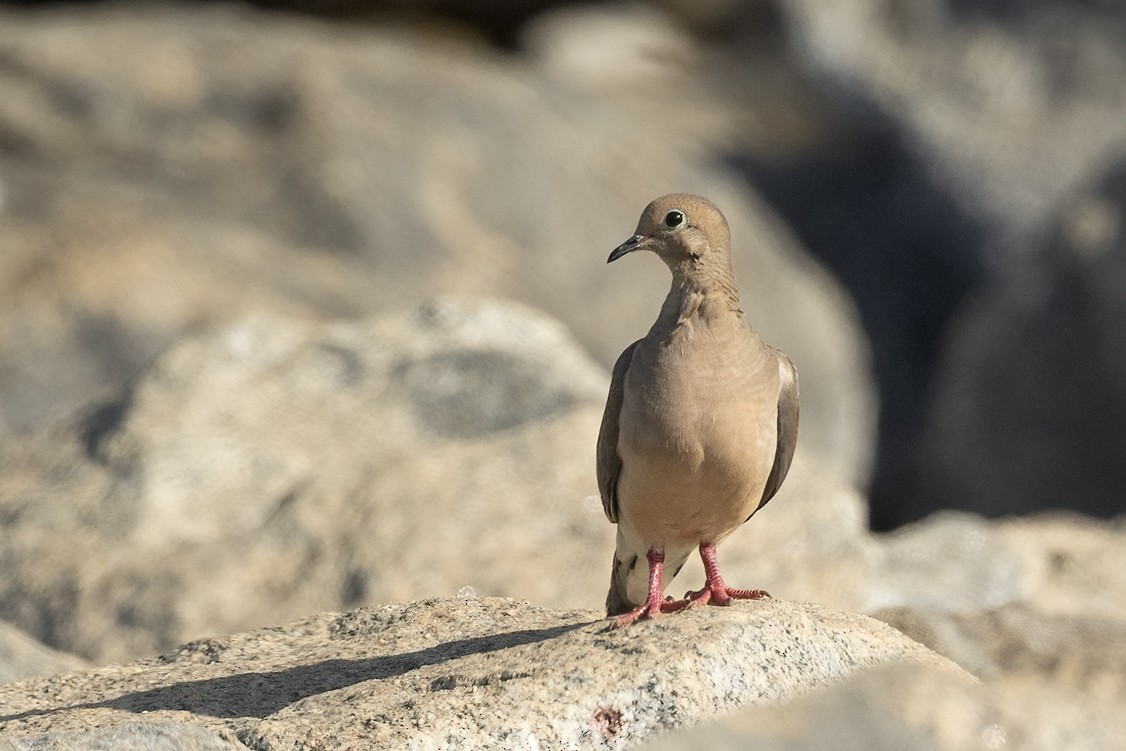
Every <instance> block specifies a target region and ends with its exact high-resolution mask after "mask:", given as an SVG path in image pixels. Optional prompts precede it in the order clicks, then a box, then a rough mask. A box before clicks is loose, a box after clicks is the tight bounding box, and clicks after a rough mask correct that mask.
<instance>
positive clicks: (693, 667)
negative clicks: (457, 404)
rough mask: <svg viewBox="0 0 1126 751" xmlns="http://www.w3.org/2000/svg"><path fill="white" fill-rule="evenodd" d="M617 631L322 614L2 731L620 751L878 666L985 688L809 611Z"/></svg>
mask: <svg viewBox="0 0 1126 751" xmlns="http://www.w3.org/2000/svg"><path fill="white" fill-rule="evenodd" d="M607 624H608V622H607V621H605V620H602V619H601V614H600V613H599V612H597V611H565V610H556V611H552V610H542V609H539V608H535V607H532V606H530V605H528V604H527V603H521V602H517V601H512V600H504V599H495V598H476V597H473V596H460V597H454V598H446V599H437V600H424V601H417V602H413V603H408V604H404V605H387V606H382V607H376V608H363V609H360V610H355V611H351V612H348V613H344V614H338V613H327V614H324V615H319V616H313V617H311V618H307V619H305V620H303V621H298V622H295V623H291V624H288V625H286V626H278V627H273V628H269V629H263V630H260V631H255V632H250V633H244V634H237V635H233V636H226V637H218V638H211V639H204V640H199V641H196V642H192V643H189V644H186V645H184V646H183V647H181V648H180V649H179V650H177V651H174V652H172V653H169V654H167V655H165V656H163V657H161V658H156V659H149V660H145V661H141V662H138V663H133V664H130V665H122V666H110V667H104V668H99V669H96V670H92V671H88V672H84V673H70V674H66V675H62V676H57V677H55V678H51V679H46V680H40V681H25V682H23V683H17V684H10V685H8V686H5V687H2V688H0V707H3V713H4V714H3V716H2V717H0V722H2V723H3V728H4V729H3V733H4V738H5V739H7V740H9V741H13V740H15V742H16V743H23V744H25V745H23V746H17V747H22V748H36V747H38V746H36V744H37V743H44V744H46V746H45V747H47V748H52V746H51V745H50V743H51V738H52V737H55V738H57V737H59V735H58V734H65V733H74V732H76V731H82V730H83V729H86V728H90V727H94V726H97V727H100V728H102V730H100V731H95V732H99V733H105V732H106V730H105V728H112V727H116V726H121V725H126V726H128V725H131V724H133V723H135V722H136V721H137V714H138V713H140V712H143V713H145V723H146V725H149V726H150V727H152V726H159V725H160V724H163V723H168V724H169V725H175V726H176V727H186V728H190V729H191V731H190V732H191V733H192V734H195V735H199V734H200V733H202V732H204V731H210V732H211V733H216V734H221V733H227V734H231V733H233V734H234V735H235V736H236V737H237V738H238V739H239V740H240V741H241V742H242V743H244V744H245V745H246V746H248V747H250V748H257V749H292V748H305V749H334V748H354V747H357V746H377V747H397V748H420V749H429V748H435V749H459V748H466V749H468V748H482V747H488V748H496V747H511V748H568V747H576V746H578V747H583V748H625V747H627V746H631V745H635V744H636V743H637V742H638V741H641V740H644V739H646V738H648V737H650V736H652V735H653V734H655V733H658V732H662V731H665V730H668V729H672V728H676V727H680V726H684V725H690V724H694V723H697V722H699V721H701V720H703V719H705V718H708V717H711V716H714V715H715V714H716V713H717V712H721V711H724V710H729V709H734V708H737V707H742V706H748V705H760V704H774V703H777V702H779V701H781V700H784V699H786V698H790V697H794V696H798V695H801V694H804V693H807V692H810V691H814V690H816V689H818V688H820V687H823V686H826V685H829V684H832V683H835V682H837V681H840V680H841V679H843V678H845V677H847V676H849V675H853V674H856V673H858V672H862V671H864V670H865V669H868V668H871V667H874V666H878V665H887V664H894V663H900V662H912V663H918V664H921V665H928V666H931V668H932V669H934V670H939V671H944V672H946V673H948V674H949V675H950V676H952V677H953V678H954V679H955V680H956V681H960V682H964V683H966V684H968V685H972V684H974V683H975V679H973V678H972V677H971V676H969V675H968V674H967V673H965V672H964V671H962V670H961V669H960V668H958V667H957V666H955V665H954V664H953V663H951V662H949V661H948V660H946V659H945V658H941V657H939V656H937V655H935V654H934V653H932V652H931V651H929V650H927V649H926V648H924V647H922V646H921V645H919V644H917V643H916V642H914V641H912V640H910V639H908V638H906V637H904V636H902V635H901V634H900V633H899V632H897V631H895V630H894V629H892V628H890V627H889V626H887V625H885V624H883V623H880V622H878V621H875V620H873V619H870V618H865V617H863V616H858V615H850V614H847V613H842V612H838V611H833V610H829V609H826V608H822V607H820V606H816V605H810V604H800V603H792V602H786V601H782V600H765V601H761V602H755V603H740V604H737V605H735V606H733V607H730V608H705V609H702V610H699V611H689V612H685V613H680V614H676V615H671V616H668V617H665V618H662V619H659V620H657V621H653V622H647V623H641V624H638V625H637V626H635V627H631V628H627V629H620V630H613V629H608V625H607ZM168 732H169V733H170V734H172V735H175V731H173V730H171V729H170V730H169V731H168ZM45 734H46V735H45ZM16 739H21V740H16ZM119 747H120V746H119ZM212 747H222V746H220V745H218V740H215V745H214V746H212Z"/></svg>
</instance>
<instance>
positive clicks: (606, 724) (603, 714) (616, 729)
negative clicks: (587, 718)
mask: <svg viewBox="0 0 1126 751" xmlns="http://www.w3.org/2000/svg"><path fill="white" fill-rule="evenodd" d="M594 724H595V725H597V726H598V729H599V730H601V731H602V736H603V737H604V738H606V739H607V740H609V739H611V738H616V737H617V735H618V734H619V733H621V732H622V713H621V712H619V711H618V710H616V709H614V708H613V707H599V708H598V709H597V710H595V712H594Z"/></svg>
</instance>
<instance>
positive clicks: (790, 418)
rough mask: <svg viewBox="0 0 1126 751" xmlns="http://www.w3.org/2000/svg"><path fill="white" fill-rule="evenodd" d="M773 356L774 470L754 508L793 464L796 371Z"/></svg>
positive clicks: (787, 360) (775, 488) (786, 361)
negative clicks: (775, 382) (775, 376)
mask: <svg viewBox="0 0 1126 751" xmlns="http://www.w3.org/2000/svg"><path fill="white" fill-rule="evenodd" d="M772 349H773V348H772ZM774 355H775V357H776V358H777V360H778V379H779V384H778V386H779V388H778V445H777V447H776V448H775V449H774V466H773V467H771V469H770V476H769V477H768V478H766V487H765V488H764V489H763V491H762V500H761V501H759V504H758V508H762V507H763V506H765V505H766V502H767V501H769V500H770V499H771V498H773V497H774V494H775V493H777V492H778V488H780V487H781V486H782V481H783V480H785V479H786V473H787V472H789V471H790V462H792V461H793V460H794V447H795V446H797V443H798V371H797V368H795V367H794V364H793V363H792V362H790V358H788V357H786V356H785V355H784V354H782V353H781V352H779V351H778V350H774ZM756 510H757V509H756Z"/></svg>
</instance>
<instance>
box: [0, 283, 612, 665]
mask: <svg viewBox="0 0 1126 751" xmlns="http://www.w3.org/2000/svg"><path fill="white" fill-rule="evenodd" d="M606 383H607V376H606V374H605V372H604V371H603V370H602V369H601V368H600V367H598V366H597V365H595V364H594V363H593V362H592V361H590V360H589V358H588V357H587V356H586V355H585V354H584V353H582V352H581V350H579V348H578V347H577V346H576V345H575V344H574V342H573V340H571V339H570V337H569V335H568V334H567V333H566V332H565V331H564V330H563V329H562V328H561V327H560V326H559V325H558V324H557V323H555V322H554V321H551V320H550V319H546V318H545V317H543V316H539V315H537V314H534V313H533V312H532V311H530V310H527V309H524V308H521V307H518V306H514V305H512V304H498V303H491V304H490V303H482V304H469V303H465V304H457V303H454V302H445V303H434V304H431V305H427V306H424V307H422V308H419V309H415V310H413V311H409V312H406V313H404V314H401V315H392V316H387V317H384V318H381V319H378V320H373V321H371V322H367V323H356V324H347V323H340V324H329V325H315V324H309V323H305V322H302V321H300V320H296V321H295V320H292V319H284V318H278V317H270V316H260V317H257V318H254V319H248V320H245V321H243V322H242V323H241V324H238V325H235V326H232V327H231V328H228V329H225V330H222V331H219V332H216V333H215V334H213V335H209V336H202V337H199V338H196V339H193V340H189V341H186V342H184V343H183V344H181V345H180V346H178V347H176V348H174V349H172V350H171V351H169V352H168V353H166V355H165V356H164V357H162V358H161V359H160V360H158V361H157V363H156V364H155V365H154V366H153V368H152V369H151V370H150V371H149V372H148V373H147V374H146V376H145V377H144V378H142V379H141V380H140V381H138V382H137V384H136V385H135V386H134V388H133V389H132V390H131V391H130V392H129V393H128V394H126V395H124V397H123V398H122V400H120V401H117V402H113V403H109V404H107V405H105V406H104V407H102V408H99V409H98V410H94V411H91V412H90V413H89V414H87V415H85V416H84V417H83V418H82V419H80V420H79V421H77V422H73V423H68V424H64V425H62V426H61V427H60V428H59V429H57V430H53V431H49V432H48V433H47V434H45V435H42V436H40V437H39V440H38V441H35V442H32V443H29V444H26V445H21V446H20V447H19V449H20V450H19V451H18V452H11V453H6V454H5V456H4V457H2V458H0V474H2V475H3V476H4V477H6V478H11V481H10V482H8V483H5V485H4V488H3V490H0V508H2V509H3V512H0V513H2V515H3V516H4V518H6V519H10V520H11V521H10V522H9V523H8V524H7V527H8V529H9V532H8V534H6V535H5V536H4V539H3V541H2V542H0V560H2V561H3V563H4V569H5V570H6V571H11V572H13V574H14V575H13V576H10V577H5V579H4V582H3V584H0V603H2V606H0V609H2V611H3V612H4V613H5V614H6V615H8V616H10V617H11V618H12V620H13V622H16V623H20V624H23V626H24V627H25V628H29V629H31V630H32V631H34V632H35V633H37V634H39V635H40V636H41V637H42V638H45V639H47V640H48V641H49V642H50V643H53V644H59V645H62V644H66V645H68V648H70V649H72V650H74V651H77V652H79V653H82V654H86V655H90V656H96V657H97V658H98V659H101V660H106V659H111V658H114V657H118V658H120V657H122V656H135V655H138V654H144V653H146V652H147V653H153V652H155V651H158V650H160V649H166V648H168V647H169V646H171V645H172V644H175V643H177V642H179V641H183V640H186V639H188V638H192V637H195V636H199V635H201V634H205V633H214V632H216V631H218V632H222V631H231V630H236V629H238V628H240V627H246V626H248V625H262V624H266V623H270V622H274V621H280V620H283V619H285V618H293V617H296V616H298V615H300V614H302V613H305V612H309V611H316V610H321V609H325V608H330V607H342V606H347V605H348V604H349V603H351V604H356V603H359V602H371V601H375V602H379V601H389V600H398V599H406V598H409V597H412V596H422V595H424V594H427V593H434V592H436V591H437V592H439V593H441V592H445V593H447V594H452V593H454V592H456V591H457V590H458V589H459V588H460V587H462V586H464V585H466V584H473V585H474V586H477V587H480V588H481V590H482V591H484V592H491V593H497V594H516V593H527V592H532V591H535V590H536V589H538V594H539V596H540V597H541V598H543V599H545V600H547V601H552V600H556V599H558V598H560V597H561V596H566V594H565V593H581V592H583V591H584V588H583V587H581V586H576V580H575V579H574V578H572V577H576V576H577V577H580V579H581V578H582V577H583V576H584V575H585V574H586V573H587V572H585V571H584V569H583V566H581V565H580V566H574V565H567V561H568V560H569V559H570V556H572V555H574V546H575V543H576V542H577V541H578V540H583V541H584V542H585V543H586V544H587V545H591V546H593V545H594V544H596V541H597V544H601V543H603V542H604V540H603V538H608V537H609V536H610V534H611V528H610V526H609V525H608V524H606V522H605V521H604V520H603V518H602V513H601V508H600V507H597V506H592V505H591V504H588V503H583V502H582V499H583V497H584V496H586V495H589V494H590V493H591V492H592V489H593V487H594V480H593V469H592V468H593V462H594V458H593V452H594V448H593V446H594V435H595V434H596V432H597V426H598V421H599V419H600V417H601V412H600V409H601V408H600V404H601V401H602V400H603V399H604V398H605V389H606ZM596 405H598V406H596ZM560 457H563V459H562V460H560ZM552 551H558V554H559V558H558V559H557V561H556V563H555V564H551V565H545V567H544V568H539V569H537V568H534V567H526V566H512V565H511V561H513V560H533V559H535V558H536V557H537V556H538V555H541V554H544V553H547V554H550V553H551V552H552ZM607 551H609V548H607ZM606 555H607V560H608V556H609V552H607V553H606ZM590 565H591V567H592V569H591V572H590V573H593V563H592V562H591V564H590ZM597 568H598V569H601V568H602V566H598V567H597ZM548 571H551V572H554V573H553V575H552V576H550V577H548V576H546V572H548ZM568 572H569V573H568ZM603 573H604V572H601V571H599V573H598V579H601V578H602V575H603ZM537 583H545V585H544V586H540V587H536V586H535V585H536V584H537ZM601 586H602V585H601V582H600V584H599V586H598V587H597V589H600V588H601ZM592 589H594V588H592ZM572 596H574V594H572ZM580 596H581V595H580ZM588 596H589V597H591V598H592V599H591V600H589V602H590V603H591V604H593V603H594V602H595V601H596V600H595V599H593V598H594V597H597V595H595V594H594V593H593V591H592V592H591V593H590V594H589V595H588Z"/></svg>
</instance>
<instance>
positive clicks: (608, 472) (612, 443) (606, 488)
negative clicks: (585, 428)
mask: <svg viewBox="0 0 1126 751" xmlns="http://www.w3.org/2000/svg"><path fill="white" fill-rule="evenodd" d="M640 341H641V340H640V339H638V340H637V341H636V342H634V343H633V344H631V345H629V346H628V347H626V349H625V351H624V352H622V354H621V355H620V356H619V357H618V361H617V362H616V363H614V372H613V374H612V375H611V376H610V393H609V394H607V395H606V411H605V412H603V413H602V427H601V428H599V430H598V456H597V463H598V492H599V493H601V494H602V509H603V511H605V512H606V518H607V519H609V520H610V521H612V522H614V523H615V524H617V523H618V475H619V474H620V473H621V471H622V457H621V456H619V455H618V427H619V420H620V418H621V413H622V394H623V392H624V388H625V380H626V371H627V370H629V365H630V362H632V360H633V350H634V349H635V348H636V347H637V345H638V342H640Z"/></svg>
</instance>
